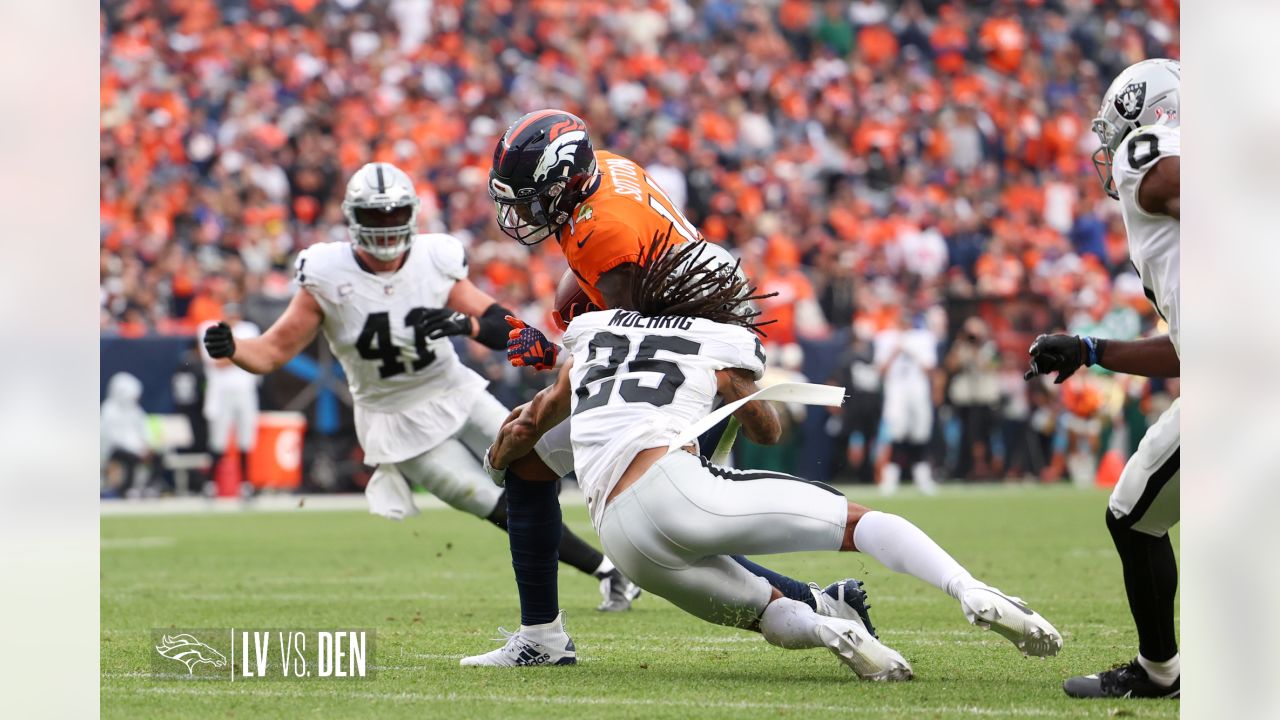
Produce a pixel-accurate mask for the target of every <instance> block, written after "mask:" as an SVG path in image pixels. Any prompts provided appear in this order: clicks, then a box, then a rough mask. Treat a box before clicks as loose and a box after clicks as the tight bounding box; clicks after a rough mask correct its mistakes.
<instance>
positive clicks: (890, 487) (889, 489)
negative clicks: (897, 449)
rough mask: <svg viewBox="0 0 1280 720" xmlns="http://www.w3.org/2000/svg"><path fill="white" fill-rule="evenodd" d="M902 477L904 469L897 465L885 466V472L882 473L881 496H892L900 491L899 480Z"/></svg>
mask: <svg viewBox="0 0 1280 720" xmlns="http://www.w3.org/2000/svg"><path fill="white" fill-rule="evenodd" d="M901 475H902V468H899V467H898V465H897V463H889V464H888V465H885V466H884V470H882V471H880V494H881V495H892V494H894V493H895V492H897V491H898V478H899V477H900V476H901Z"/></svg>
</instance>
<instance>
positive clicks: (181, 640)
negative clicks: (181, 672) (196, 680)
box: [156, 633, 227, 674]
mask: <svg viewBox="0 0 1280 720" xmlns="http://www.w3.org/2000/svg"><path fill="white" fill-rule="evenodd" d="M156 652H158V653H160V654H161V655H162V656H164V657H167V658H169V659H170V660H177V661H178V662H180V663H182V664H183V665H186V666H187V674H192V673H193V672H195V668H196V665H199V664H200V663H209V664H210V665H213V666H214V667H217V668H220V667H223V666H224V665H226V664H227V659H226V658H225V657H224V656H223V655H222V653H220V652H218V651H217V650H214V649H213V648H211V647H209V646H208V645H205V644H204V643H202V642H200V641H199V640H197V639H195V637H193V636H191V635H188V634H187V633H182V634H181V635H172V636H170V635H165V636H164V637H163V638H161V640H160V644H159V645H157V646H156Z"/></svg>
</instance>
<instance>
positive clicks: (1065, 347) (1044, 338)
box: [1023, 335, 1180, 383]
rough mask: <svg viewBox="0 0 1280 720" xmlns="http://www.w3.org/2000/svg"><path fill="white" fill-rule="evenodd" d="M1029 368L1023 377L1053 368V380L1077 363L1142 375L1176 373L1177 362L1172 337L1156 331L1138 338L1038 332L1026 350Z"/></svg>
mask: <svg viewBox="0 0 1280 720" xmlns="http://www.w3.org/2000/svg"><path fill="white" fill-rule="evenodd" d="M1028 354H1029V355H1030V357H1031V369H1030V370H1028V371H1027V372H1026V373H1025V374H1024V375H1023V377H1024V378H1025V379H1027V380H1030V379H1031V378H1033V377H1035V376H1037V375H1048V374H1049V373H1052V372H1056V373H1057V374H1058V375H1057V377H1056V378H1055V379H1054V383H1061V382H1063V381H1065V380H1066V379H1067V378H1069V377H1071V375H1072V373H1074V372H1075V371H1076V370H1077V369H1079V368H1080V366H1081V365H1085V366H1091V365H1100V366H1102V367H1104V368H1106V369H1108V370H1110V371H1112V372H1118V373H1124V374H1126V375H1142V376H1144V377H1166V378H1168V377H1178V374H1179V369H1180V363H1179V360H1178V350H1177V348H1175V347H1174V345H1173V339H1172V338H1171V337H1169V336H1168V335H1160V336H1158V337H1153V338H1143V339H1141V340H1104V339H1101V338H1093V337H1079V336H1076V335H1041V336H1040V337H1037V338H1036V340H1035V342H1033V343H1031V348H1030V350H1028Z"/></svg>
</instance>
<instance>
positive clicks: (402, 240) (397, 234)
mask: <svg viewBox="0 0 1280 720" xmlns="http://www.w3.org/2000/svg"><path fill="white" fill-rule="evenodd" d="M418 205H419V201H418V193H417V191H416V190H414V187H413V180H411V179H409V176H408V175H407V174H405V172H404V171H403V170H401V169H400V168H398V167H396V166H395V165H392V164H390V163H384V162H373V163H369V164H367V165H365V166H364V167H362V168H360V169H359V170H357V171H356V174H355V175H352V176H351V180H350V182H348V183H347V194H346V196H345V197H344V198H343V200H342V213H343V214H344V215H346V216H347V231H348V232H350V233H351V242H353V243H355V244H356V245H357V246H358V247H361V248H363V249H364V250H366V251H367V252H368V253H369V254H370V255H373V256H374V257H376V258H378V259H379V260H395V259H396V258H398V257H400V256H401V255H403V254H404V253H405V251H406V250H408V249H409V245H410V243H412V242H413V236H414V234H415V233H417V231H418Z"/></svg>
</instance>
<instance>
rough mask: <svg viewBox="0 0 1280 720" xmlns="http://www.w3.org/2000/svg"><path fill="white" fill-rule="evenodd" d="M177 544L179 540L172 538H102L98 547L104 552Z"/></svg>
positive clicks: (147, 548) (146, 548)
mask: <svg viewBox="0 0 1280 720" xmlns="http://www.w3.org/2000/svg"><path fill="white" fill-rule="evenodd" d="M177 543H178V540H177V538H171V537H136V538H102V540H101V541H100V542H99V544H98V546H99V547H100V548H102V549H103V550H149V549H151V548H162V547H169V546H170V545H176V544H177Z"/></svg>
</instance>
